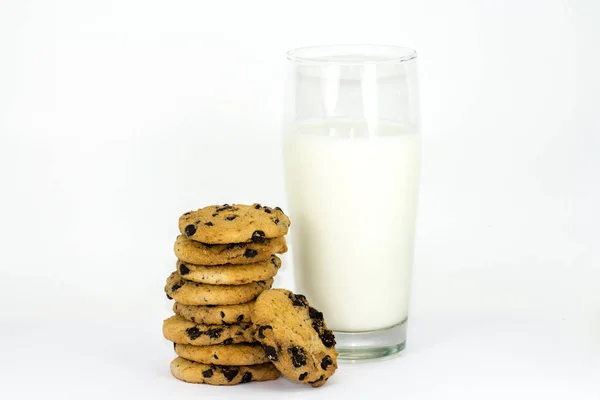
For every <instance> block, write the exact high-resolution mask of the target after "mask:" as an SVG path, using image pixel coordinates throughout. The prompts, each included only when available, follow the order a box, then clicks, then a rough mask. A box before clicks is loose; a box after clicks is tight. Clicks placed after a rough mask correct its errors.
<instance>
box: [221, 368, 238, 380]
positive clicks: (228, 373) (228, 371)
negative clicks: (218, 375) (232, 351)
mask: <svg viewBox="0 0 600 400" xmlns="http://www.w3.org/2000/svg"><path fill="white" fill-rule="evenodd" d="M221 371H222V372H223V376H225V378H227V382H231V381H232V380H233V378H235V376H236V375H237V374H238V372H240V370H239V368H237V367H221Z"/></svg>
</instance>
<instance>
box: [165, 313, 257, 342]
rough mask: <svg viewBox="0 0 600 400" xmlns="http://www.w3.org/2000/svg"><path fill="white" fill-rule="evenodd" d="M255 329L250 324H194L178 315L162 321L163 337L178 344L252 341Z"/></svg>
mask: <svg viewBox="0 0 600 400" xmlns="http://www.w3.org/2000/svg"><path fill="white" fill-rule="evenodd" d="M254 332H255V329H254V327H253V326H252V324H249V323H240V324H234V325H202V324H195V323H193V322H191V321H188V320H187V319H185V318H183V317H180V316H179V315H173V316H172V317H170V318H167V319H166V320H164V322H163V336H164V337H165V339H167V340H170V341H171V342H174V343H178V344H193V345H195V346H208V345H211V344H221V343H222V344H232V343H250V342H254V341H255V338H254Z"/></svg>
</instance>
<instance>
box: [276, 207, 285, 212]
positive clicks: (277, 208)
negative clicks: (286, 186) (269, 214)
mask: <svg viewBox="0 0 600 400" xmlns="http://www.w3.org/2000/svg"><path fill="white" fill-rule="evenodd" d="M275 209H276V210H277V211H281V212H283V210H282V209H281V207H275Z"/></svg>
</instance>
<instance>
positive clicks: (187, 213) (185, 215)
mask: <svg viewBox="0 0 600 400" xmlns="http://www.w3.org/2000/svg"><path fill="white" fill-rule="evenodd" d="M191 213H192V212H191V211H188V212H186V213H185V214H183V216H184V217H187V216H188V215H190V214H191Z"/></svg>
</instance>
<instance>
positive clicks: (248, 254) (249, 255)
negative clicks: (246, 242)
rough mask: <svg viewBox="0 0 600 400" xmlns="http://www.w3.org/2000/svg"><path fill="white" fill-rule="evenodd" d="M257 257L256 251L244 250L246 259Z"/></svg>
mask: <svg viewBox="0 0 600 400" xmlns="http://www.w3.org/2000/svg"><path fill="white" fill-rule="evenodd" d="M257 255H258V251H256V250H254V249H246V251H245V252H244V257H246V258H254V257H256V256H257Z"/></svg>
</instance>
